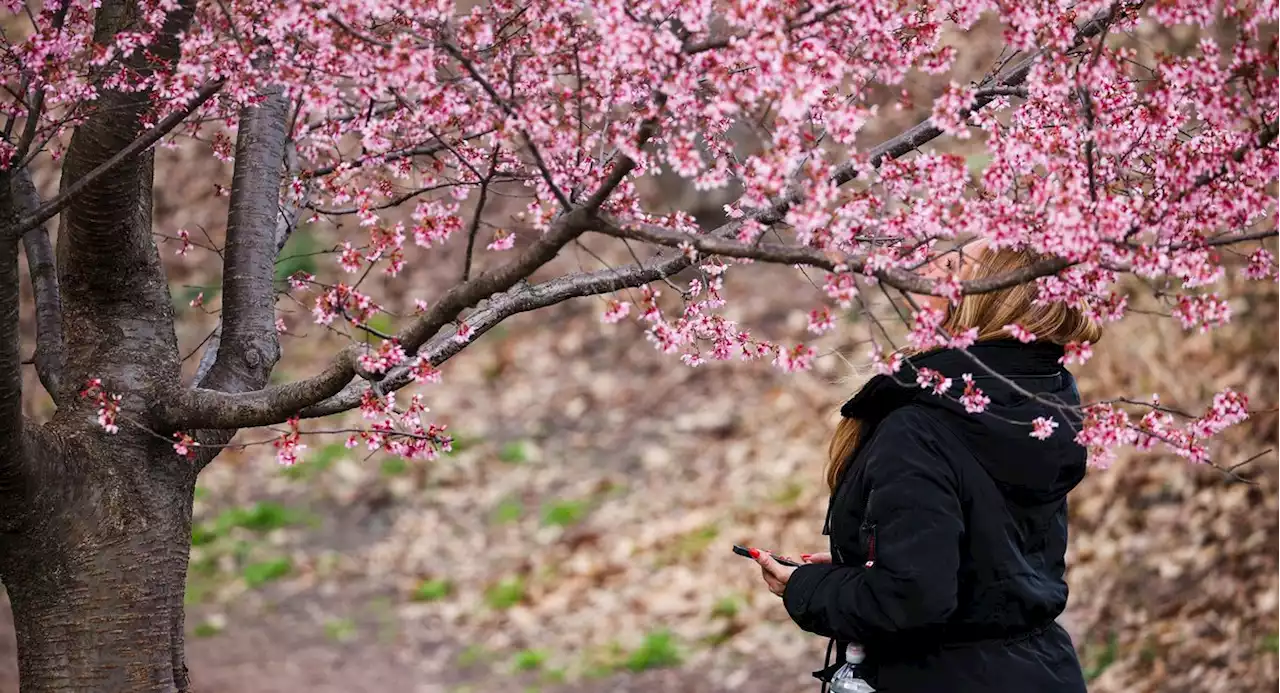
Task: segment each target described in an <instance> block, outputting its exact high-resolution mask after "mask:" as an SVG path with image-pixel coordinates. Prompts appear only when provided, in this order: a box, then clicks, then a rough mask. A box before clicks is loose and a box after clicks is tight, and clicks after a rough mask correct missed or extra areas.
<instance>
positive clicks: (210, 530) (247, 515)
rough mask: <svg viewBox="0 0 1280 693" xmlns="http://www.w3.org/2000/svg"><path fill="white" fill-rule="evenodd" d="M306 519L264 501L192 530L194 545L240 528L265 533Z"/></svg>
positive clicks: (303, 516)
mask: <svg viewBox="0 0 1280 693" xmlns="http://www.w3.org/2000/svg"><path fill="white" fill-rule="evenodd" d="M306 520H307V515H306V513H304V512H302V511H300V510H298V509H296V508H290V507H289V506H287V505H282V504H280V503H276V502H275V501H261V502H258V503H255V504H253V505H251V506H248V507H245V508H230V509H228V510H224V511H222V512H221V513H219V514H218V516H217V517H215V518H213V519H212V520H208V521H206V522H200V523H197V524H194V525H192V527H191V545H192V546H204V545H207V544H211V543H213V542H214V541H216V540H218V539H220V538H222V537H225V536H226V535H227V534H229V533H230V532H231V530H233V529H235V528H237V527H240V528H243V529H247V530H249V531H251V532H257V533H259V534H263V533H266V532H270V531H271V530H273V529H281V528H283V527H289V526H291V525H296V524H300V523H302V522H305V521H306Z"/></svg>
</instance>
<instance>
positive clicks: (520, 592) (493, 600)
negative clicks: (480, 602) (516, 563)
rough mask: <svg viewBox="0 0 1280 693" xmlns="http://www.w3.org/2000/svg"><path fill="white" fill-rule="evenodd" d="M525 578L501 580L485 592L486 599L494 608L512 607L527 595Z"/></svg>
mask: <svg viewBox="0 0 1280 693" xmlns="http://www.w3.org/2000/svg"><path fill="white" fill-rule="evenodd" d="M525 589H526V588H525V584H524V580H523V579H522V578H519V577H511V578H506V579H504V580H502V581H501V582H499V583H497V584H495V585H491V586H490V587H489V589H487V590H485V592H484V601H485V603H486V604H488V605H489V607H490V608H493V609H498V610H502V609H510V608H511V607H513V606H515V605H516V604H519V603H520V602H521V601H524V597H525Z"/></svg>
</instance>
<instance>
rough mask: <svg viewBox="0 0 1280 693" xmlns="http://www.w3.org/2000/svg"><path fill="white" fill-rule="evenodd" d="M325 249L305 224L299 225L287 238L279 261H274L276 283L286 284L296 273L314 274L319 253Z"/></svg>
mask: <svg viewBox="0 0 1280 693" xmlns="http://www.w3.org/2000/svg"><path fill="white" fill-rule="evenodd" d="M323 250H326V248H325V247H324V246H322V245H320V241H319V240H318V239H317V238H316V236H315V234H314V233H312V231H311V229H310V228H309V227H308V226H306V225H305V224H299V225H298V228H297V229H295V230H294V232H293V233H292V234H290V236H289V241H288V242H287V243H285V244H284V247H283V248H281V249H280V254H279V259H277V260H276V272H275V274H276V281H277V282H282V283H284V282H287V281H288V279H289V277H292V276H293V275H294V274H297V273H298V272H307V273H309V274H315V273H316V267H318V264H317V261H318V260H319V258H320V257H321V256H320V254H319V253H320V252H321V251H323Z"/></svg>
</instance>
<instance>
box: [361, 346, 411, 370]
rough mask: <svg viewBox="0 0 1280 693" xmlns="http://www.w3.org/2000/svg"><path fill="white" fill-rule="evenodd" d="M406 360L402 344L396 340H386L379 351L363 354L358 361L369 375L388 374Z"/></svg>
mask: <svg viewBox="0 0 1280 693" xmlns="http://www.w3.org/2000/svg"><path fill="white" fill-rule="evenodd" d="M404 359H405V355H404V349H402V348H401V347H400V343H399V342H397V341H396V340H394V339H385V340H383V341H382V343H381V344H379V345H378V350H377V351H374V352H366V353H363V354H361V355H360V357H359V358H358V359H357V361H358V362H359V364H360V368H361V369H362V370H364V371H365V372H367V373H386V372H387V371H388V370H389V369H390V368H391V367H392V366H396V365H399V364H400V363H401V362H403V361H404Z"/></svg>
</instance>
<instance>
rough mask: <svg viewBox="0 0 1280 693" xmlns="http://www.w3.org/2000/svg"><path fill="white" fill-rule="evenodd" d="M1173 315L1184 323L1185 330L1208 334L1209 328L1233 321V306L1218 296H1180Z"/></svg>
mask: <svg viewBox="0 0 1280 693" xmlns="http://www.w3.org/2000/svg"><path fill="white" fill-rule="evenodd" d="M1173 315H1174V317H1176V318H1177V319H1178V322H1180V323H1182V327H1183V329H1186V330H1196V331H1198V332H1200V333H1204V332H1208V331H1209V328H1212V327H1220V326H1222V325H1225V324H1227V323H1228V322H1230V321H1231V306H1230V304H1228V303H1227V302H1226V301H1224V300H1222V299H1220V298H1218V295H1217V294H1209V295H1207V296H1200V295H1196V296H1179V297H1178V305H1177V306H1175V307H1174V309H1173Z"/></svg>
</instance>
